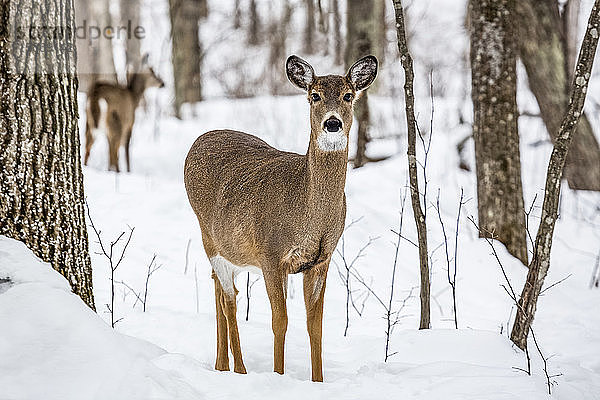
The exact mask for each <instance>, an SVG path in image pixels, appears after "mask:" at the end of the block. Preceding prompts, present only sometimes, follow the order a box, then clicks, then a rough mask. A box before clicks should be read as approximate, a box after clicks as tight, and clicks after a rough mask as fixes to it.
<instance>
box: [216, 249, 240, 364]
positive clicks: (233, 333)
mask: <svg viewBox="0 0 600 400" xmlns="http://www.w3.org/2000/svg"><path fill="white" fill-rule="evenodd" d="M210 263H211V265H212V267H213V271H214V272H215V275H216V276H217V279H216V281H218V282H217V283H218V286H220V291H221V294H222V296H221V308H222V310H223V314H225V319H226V320H227V333H228V334H229V345H230V347H231V353H232V354H233V363H234V364H233V371H234V372H237V373H239V374H245V373H246V367H245V366H244V361H243V359H242V348H241V346H240V333H239V330H238V325H237V316H236V313H237V304H236V301H235V297H236V295H237V289H236V288H235V284H234V277H235V276H234V275H235V269H236V267H235V265H233V264H231V263H230V262H229V261H227V260H226V259H225V258H223V257H221V256H219V255H217V256H214V257H211V258H210Z"/></svg>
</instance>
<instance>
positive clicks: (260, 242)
mask: <svg viewBox="0 0 600 400" xmlns="http://www.w3.org/2000/svg"><path fill="white" fill-rule="evenodd" d="M286 73H287V77H288V79H289V80H290V81H291V82H292V84H294V85H295V86H297V87H298V88H300V89H302V90H304V91H306V92H307V94H308V102H309V104H310V140H309V145H308V151H307V152H306V154H304V155H301V154H296V153H290V152H284V151H280V150H277V149H275V148H273V147H271V146H269V145H268V144H267V143H265V142H264V141H262V140H261V139H259V138H257V137H255V136H252V135H249V134H246V133H242V132H236V131H231V130H218V131H211V132H207V133H205V134H203V135H201V136H200V137H199V138H198V139H197V140H196V141H195V142H194V144H193V145H192V147H191V149H190V151H189V153H188V155H187V158H186V160H185V167H184V181H185V187H186V190H187V194H188V198H189V201H190V204H191V206H192V209H193V210H194V212H195V214H196V216H197V217H198V221H199V223H200V229H201V232H202V242H203V245H204V249H205V251H206V255H207V256H208V259H209V260H210V264H211V266H212V278H213V279H214V284H215V303H216V319H217V358H216V363H215V369H217V370H221V371H228V370H229V354H228V349H227V344H228V343H229V344H230V345H231V352H232V354H233V358H234V371H235V372H238V373H242V374H245V373H246V368H245V366H244V362H243V360H242V352H241V348H240V339H239V333H238V326H237V320H236V294H237V289H236V288H235V284H234V280H235V276H236V275H237V274H238V273H240V272H241V271H246V270H253V271H258V272H260V273H262V275H263V276H264V281H265V286H266V289H267V294H268V297H269V301H270V303H271V311H272V320H271V324H272V330H273V335H274V339H273V350H274V354H273V360H274V371H275V372H278V373H280V374H283V372H284V343H285V333H286V330H287V323H288V318H287V310H286V297H287V281H288V274H296V273H300V272H301V273H303V274H304V277H303V278H304V284H303V286H304V302H305V305H306V316H307V328H308V334H309V337H310V350H311V353H310V354H311V364H312V380H313V381H322V380H323V371H322V361H321V334H322V321H323V301H324V293H325V280H326V276H327V270H328V268H329V262H330V261H331V256H332V255H333V252H334V250H335V247H336V245H337V242H338V240H339V238H340V236H341V234H342V231H343V229H344V221H345V217H346V197H345V194H344V185H345V181H346V167H347V163H348V137H349V136H348V135H349V132H350V126H351V125H352V115H353V106H354V102H355V100H356V99H357V98H358V96H359V95H360V93H361V92H362V91H363V90H365V89H366V88H367V87H369V85H370V84H371V83H372V82H373V81H374V80H375V77H376V76H377V59H376V58H375V57H374V56H366V57H364V58H361V59H360V60H358V61H357V62H356V63H355V64H354V65H353V66H352V67H351V68H350V69H349V71H348V73H347V74H346V75H345V76H339V75H326V76H316V75H315V72H314V70H313V68H312V67H311V66H310V65H309V64H308V63H307V62H306V61H304V60H302V59H300V58H298V57H296V56H290V57H289V58H288V59H287V62H286Z"/></svg>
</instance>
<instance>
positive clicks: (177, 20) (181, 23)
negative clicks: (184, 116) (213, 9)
mask: <svg viewBox="0 0 600 400" xmlns="http://www.w3.org/2000/svg"><path fill="white" fill-rule="evenodd" d="M200 8H201V7H200V3H199V1H197V0H169V14H170V17H171V37H172V40H173V42H172V46H173V49H172V56H171V61H172V63H173V80H174V82H175V115H176V116H177V118H180V117H181V106H182V105H183V103H195V102H197V101H201V100H202V79H201V75H200V62H201V57H200V52H201V48H200V38H199V36H198V34H199V32H198V22H199V20H200V14H201V12H200V11H201V9H200Z"/></svg>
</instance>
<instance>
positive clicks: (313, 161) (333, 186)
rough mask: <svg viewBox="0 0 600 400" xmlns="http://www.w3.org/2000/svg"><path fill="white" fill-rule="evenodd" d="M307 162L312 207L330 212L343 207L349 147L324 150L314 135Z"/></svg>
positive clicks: (308, 187)
mask: <svg viewBox="0 0 600 400" xmlns="http://www.w3.org/2000/svg"><path fill="white" fill-rule="evenodd" d="M306 163H307V168H306V169H307V184H306V187H307V194H308V200H309V204H311V208H312V207H315V208H313V210H322V211H323V212H325V213H328V212H333V211H334V210H335V209H338V207H342V203H343V201H344V186H345V184H346V166H347V164H348V147H346V149H345V150H342V151H323V150H321V149H319V147H318V145H317V143H316V140H315V138H314V135H313V136H312V137H311V140H310V144H309V146H308V152H307V154H306Z"/></svg>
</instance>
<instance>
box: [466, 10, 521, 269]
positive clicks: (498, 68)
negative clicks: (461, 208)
mask: <svg viewBox="0 0 600 400" xmlns="http://www.w3.org/2000/svg"><path fill="white" fill-rule="evenodd" d="M513 7H514V2H513V1H512V0H481V1H471V2H470V3H469V13H470V18H471V32H470V35H471V76H472V78H471V82H472V90H471V97H472V100H473V114H474V121H473V138H474V140H475V164H476V170H477V201H478V204H477V208H478V214H479V226H480V228H481V230H480V233H479V234H480V236H484V235H485V236H493V237H494V238H497V239H498V240H499V241H500V242H502V243H504V245H505V246H506V248H507V249H508V251H509V252H510V253H511V254H512V255H513V256H515V257H516V258H518V259H519V260H521V262H523V264H525V265H527V236H526V231H525V213H524V209H523V187H522V184H521V162H520V157H519V132H518V128H517V116H518V115H519V113H518V109H517V99H516V93H517V82H516V79H517V76H516V54H515V53H516V49H515V36H514V30H513V25H512V24H513V23H512V18H513V17H512V16H513V13H514V9H513Z"/></svg>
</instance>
